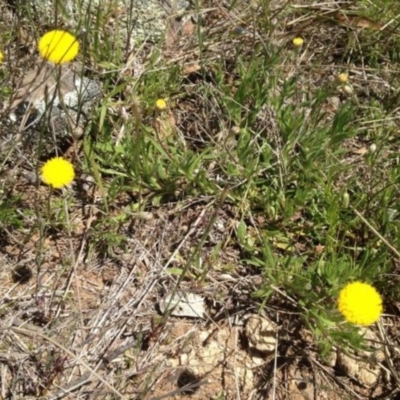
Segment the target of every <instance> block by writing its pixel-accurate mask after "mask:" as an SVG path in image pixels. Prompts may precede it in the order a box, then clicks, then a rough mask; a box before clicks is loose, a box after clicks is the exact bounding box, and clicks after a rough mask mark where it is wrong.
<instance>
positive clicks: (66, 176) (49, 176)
mask: <svg viewBox="0 0 400 400" xmlns="http://www.w3.org/2000/svg"><path fill="white" fill-rule="evenodd" d="M41 172H42V175H41V176H42V180H43V182H44V183H46V184H47V185H50V186H52V187H53V188H55V189H60V188H62V187H63V186H67V185H69V184H70V183H71V182H72V181H73V180H74V178H75V171H74V167H73V165H72V164H71V163H70V162H69V161H67V160H64V159H63V158H62V157H55V158H52V159H50V160H48V161H46V163H45V164H44V165H43V167H42V170H41Z"/></svg>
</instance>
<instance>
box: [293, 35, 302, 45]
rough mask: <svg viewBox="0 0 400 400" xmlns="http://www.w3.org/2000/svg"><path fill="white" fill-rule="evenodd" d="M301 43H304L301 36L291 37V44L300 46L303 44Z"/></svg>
mask: <svg viewBox="0 0 400 400" xmlns="http://www.w3.org/2000/svg"><path fill="white" fill-rule="evenodd" d="M303 43H304V39H303V38H301V37H296V38H294V39H293V45H294V46H295V47H300V46H302V45H303Z"/></svg>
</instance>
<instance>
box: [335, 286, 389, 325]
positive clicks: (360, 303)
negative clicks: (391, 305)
mask: <svg viewBox="0 0 400 400" xmlns="http://www.w3.org/2000/svg"><path fill="white" fill-rule="evenodd" d="M337 307H338V310H339V311H340V313H341V314H342V315H343V317H344V318H345V319H346V320H347V321H348V322H350V323H352V324H355V325H361V326H368V325H371V324H373V323H374V322H376V321H378V319H379V317H380V315H381V313H382V298H381V295H380V294H379V293H378V292H377V291H376V289H375V288H374V287H373V286H371V285H369V284H368V283H364V282H358V281H356V282H352V283H349V284H347V285H346V286H345V287H344V288H343V289H342V290H341V291H340V293H339V299H338V303H337Z"/></svg>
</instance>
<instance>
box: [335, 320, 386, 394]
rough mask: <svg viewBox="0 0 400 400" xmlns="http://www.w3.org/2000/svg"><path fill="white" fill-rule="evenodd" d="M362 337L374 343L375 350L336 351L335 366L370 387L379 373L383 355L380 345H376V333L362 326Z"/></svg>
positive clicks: (376, 379) (377, 340)
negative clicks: (347, 352)
mask: <svg viewBox="0 0 400 400" xmlns="http://www.w3.org/2000/svg"><path fill="white" fill-rule="evenodd" d="M362 332H363V334H364V338H365V339H367V340H370V341H371V343H373V344H375V348H376V350H375V351H372V352H368V351H358V352H351V353H349V354H345V353H344V352H342V351H338V352H337V360H336V367H337V368H339V369H340V370H341V371H343V372H344V373H345V374H346V375H347V376H349V377H351V378H353V379H355V380H356V381H357V382H359V383H360V384H362V385H364V386H367V387H371V386H374V385H375V384H376V383H377V381H378V378H379V376H380V373H381V367H380V365H379V362H381V361H382V360H383V359H384V357H385V355H384V352H383V350H382V349H381V348H380V347H376V343H379V338H378V337H377V335H376V333H375V332H374V331H372V330H371V329H368V328H363V329H362Z"/></svg>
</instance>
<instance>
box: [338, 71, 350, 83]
mask: <svg viewBox="0 0 400 400" xmlns="http://www.w3.org/2000/svg"><path fill="white" fill-rule="evenodd" d="M338 79H339V82H341V83H346V82H347V81H348V80H349V75H348V74H346V73H345V72H343V73H342V74H339V75H338Z"/></svg>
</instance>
